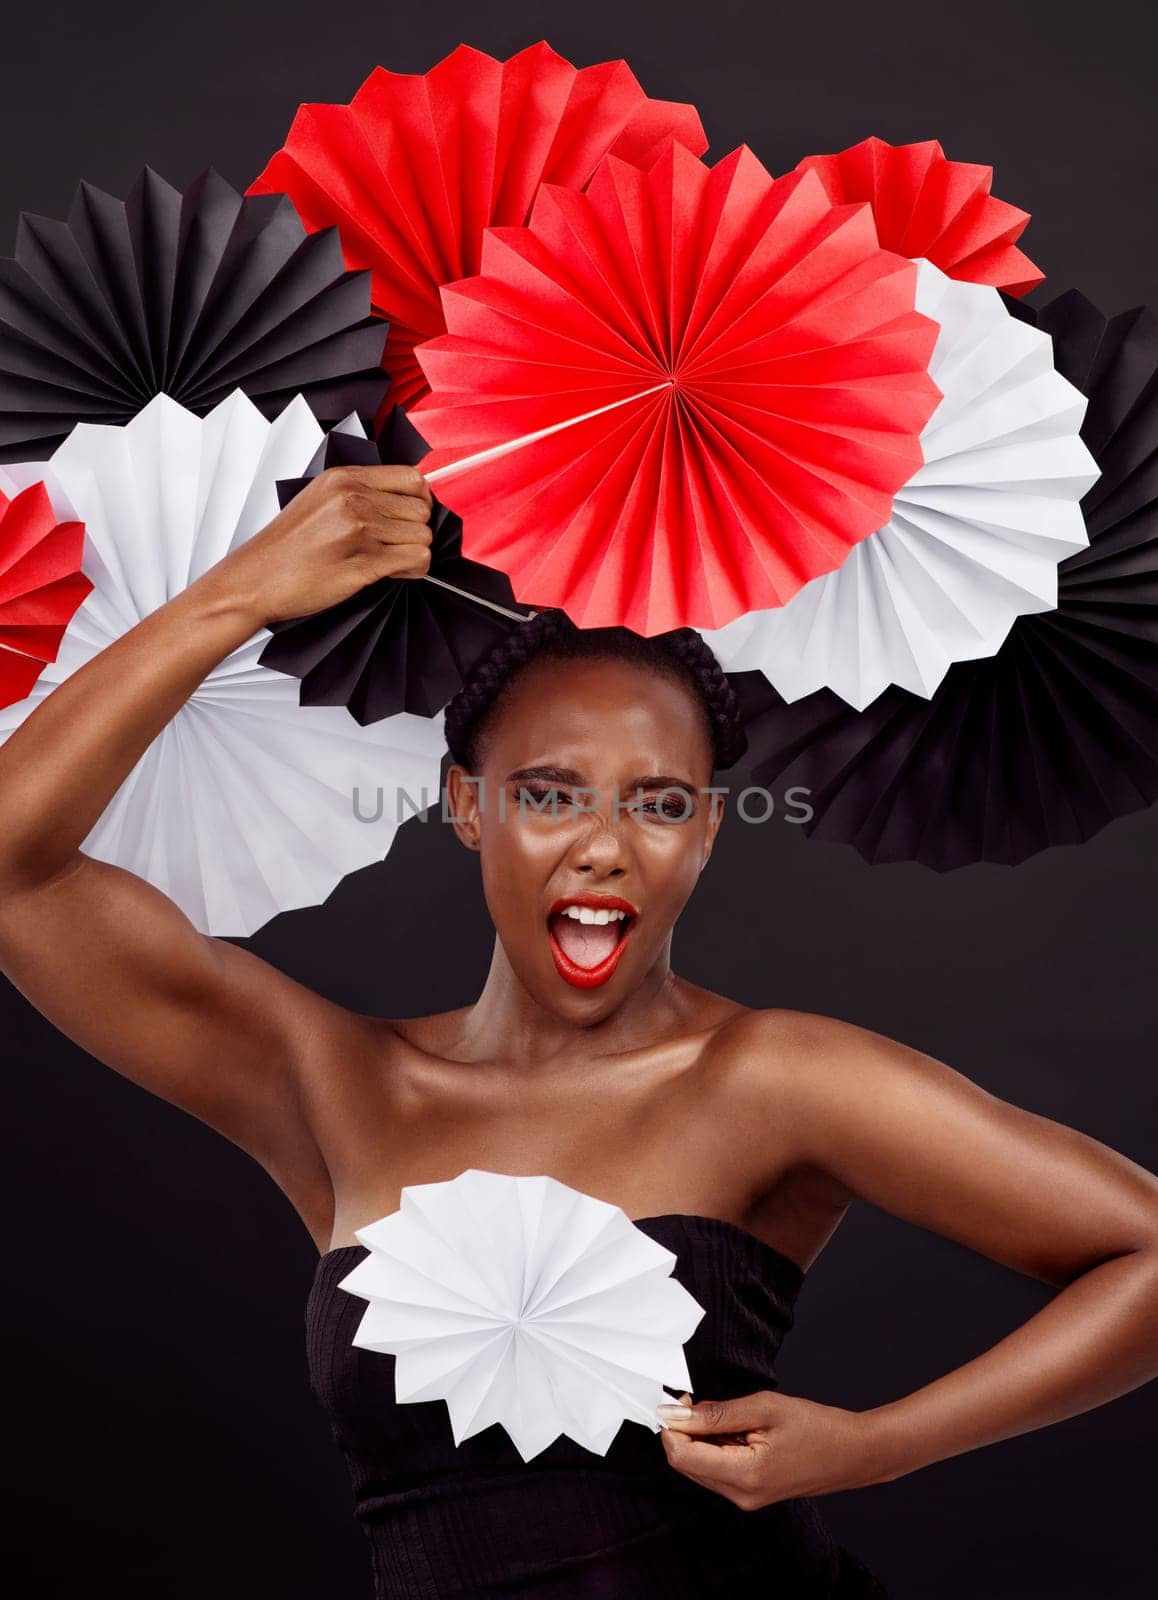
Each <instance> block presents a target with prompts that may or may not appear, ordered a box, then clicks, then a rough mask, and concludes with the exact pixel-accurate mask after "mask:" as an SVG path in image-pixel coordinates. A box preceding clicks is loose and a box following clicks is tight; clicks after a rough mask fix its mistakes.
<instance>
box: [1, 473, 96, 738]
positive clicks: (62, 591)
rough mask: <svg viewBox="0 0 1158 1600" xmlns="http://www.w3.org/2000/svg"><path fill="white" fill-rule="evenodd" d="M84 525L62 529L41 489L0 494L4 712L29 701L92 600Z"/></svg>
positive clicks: (38, 486) (37, 486) (37, 485)
mask: <svg viewBox="0 0 1158 1600" xmlns="http://www.w3.org/2000/svg"><path fill="white" fill-rule="evenodd" d="M83 554H84V524H83V522H58V521H57V520H56V513H55V512H54V511H53V509H52V503H51V501H50V500H49V498H48V491H47V489H45V487H44V485H43V483H34V484H32V485H31V487H30V488H27V489H25V490H23V491H22V493H20V494H18V495H16V496H15V498H13V499H11V500H10V499H9V498H8V496H7V495H6V494H4V493H3V492H2V491H0V706H10V705H15V704H16V702H17V701H19V700H23V699H24V698H25V697H26V696H27V695H29V694H31V692H32V688H33V685H34V684H35V683H36V680H37V679H38V678H39V677H40V674H41V673H42V672H43V671H44V667H45V664H46V663H47V662H49V661H55V660H56V656H57V652H58V650H59V649H60V641H61V639H62V638H63V637H64V630H65V629H66V628H67V626H68V624H69V622H70V621H71V619H72V616H73V613H74V612H75V611H76V609H77V607H78V606H79V605H80V604H81V602H82V601H83V600H84V598H85V596H86V595H87V594H89V593H90V591H91V589H92V584H91V582H90V581H89V579H88V578H86V577H85V575H84V573H83V572H82V571H81V559H82V556H83Z"/></svg>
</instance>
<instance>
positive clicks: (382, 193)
mask: <svg viewBox="0 0 1158 1600" xmlns="http://www.w3.org/2000/svg"><path fill="white" fill-rule="evenodd" d="M673 137H674V138H676V139H678V140H679V141H681V142H682V143H683V144H686V145H687V146H688V148H689V149H691V150H692V151H694V153H695V154H696V155H700V154H702V153H703V151H704V150H705V149H706V148H707V139H706V137H705V135H704V130H703V126H702V124H701V122H700V119H699V116H698V115H697V113H696V111H695V110H694V108H693V107H692V106H687V105H679V104H676V103H673V102H669V101H665V100H650V99H648V97H647V95H646V94H645V93H644V91H643V89H642V88H641V87H640V85H639V83H638V81H637V80H636V78H635V76H634V74H633V73H632V72H631V70H630V68H629V67H628V65H627V63H626V62H625V61H607V62H603V63H601V64H600V65H598V66H593V67H584V68H582V69H579V68H576V67H573V66H572V65H571V64H570V62H568V61H565V60H564V59H563V57H562V56H560V55H557V54H556V52H555V51H554V50H552V49H551V48H550V46H549V45H547V44H546V43H540V44H536V45H532V46H530V47H529V48H528V49H526V50H521V51H520V52H519V53H518V54H517V55H515V56H512V57H511V59H510V60H509V61H496V60H495V59H494V58H493V57H491V56H488V55H485V54H483V52H482V51H479V50H474V49H471V48H470V47H469V46H467V45H460V46H459V47H458V49H457V50H454V51H453V52H452V53H451V54H450V55H449V56H447V57H446V58H445V59H444V60H443V61H440V62H439V64H438V65H437V66H436V67H434V68H433V69H432V70H431V71H430V72H427V73H425V74H422V75H419V74H412V73H401V72H390V71H388V70H387V69H386V68H385V67H378V68H376V69H375V71H374V72H372V73H371V74H370V76H369V77H368V78H367V79H366V81H365V83H364V84H363V85H362V87H361V88H360V89H359V90H358V92H357V94H356V95H355V96H354V98H353V100H351V102H350V103H349V105H318V104H315V105H303V106H301V107H300V109H299V110H298V113H297V115H296V116H295V117H294V120H293V124H292V126H291V127H290V131H289V134H288V136H287V138H286V142H285V145H284V147H283V148H282V149H281V150H279V151H277V153H276V154H275V155H274V156H273V157H272V158H271V159H270V161H269V163H268V164H267V166H266V167H265V170H264V171H263V172H262V173H261V175H260V176H259V177H258V178H257V179H256V180H255V181H254V182H253V183H252V184H251V185H250V187H249V190H248V191H247V192H248V193H249V194H271V193H285V194H288V195H289V196H290V197H291V199H292V200H293V202H294V205H295V206H296V208H297V210H298V212H299V214H300V215H301V217H302V218H303V220H304V221H305V224H306V226H307V228H310V229H317V228H325V227H329V226H331V225H335V224H336V225H337V227H338V230H339V234H340V237H341V240H342V248H343V251H344V254H345V259H346V263H347V265H348V266H349V267H359V268H364V267H368V268H369V269H370V271H371V273H372V297H373V303H374V308H375V310H376V311H377V312H378V314H379V315H380V316H383V317H386V318H388V319H389V322H390V331H389V335H388V341H387V345H386V354H385V357H384V362H385V365H386V367H387V370H388V371H389V373H390V378H391V389H390V394H389V397H388V398H389V400H390V401H391V402H392V403H394V404H398V405H402V406H406V405H408V404H409V403H410V402H411V401H412V400H413V399H415V397H416V396H418V395H419V394H422V393H423V392H424V391H425V387H426V385H425V380H424V379H423V376H422V373H421V370H420V369H419V367H418V365H417V363H416V361H415V359H414V345H415V343H417V342H419V341H421V340H423V339H428V338H432V337H434V336H435V335H437V334H439V333H442V332H443V331H444V328H445V324H444V322H443V319H442V306H441V303H440V301H439V294H438V291H439V288H440V286H441V285H442V284H444V283H449V282H451V281H452V280H454V279H455V278H463V277H467V276H469V275H470V274H471V273H474V272H477V271H478V269H479V262H480V252H481V249H482V236H483V229H484V228H485V227H487V226H488V225H490V224H494V225H518V224H522V223H524V222H526V221H527V218H528V216H529V214H530V210H531V206H532V204H533V202H534V199H535V195H536V193H537V191H538V188H539V185H540V184H541V183H544V182H549V183H559V184H564V185H566V186H568V187H575V188H580V187H582V185H584V184H585V183H586V182H587V181H588V179H589V178H590V176H591V174H592V172H593V171H594V170H595V168H596V166H597V165H598V163H599V161H600V160H601V159H602V157H603V156H604V155H606V154H607V153H608V152H613V153H615V154H616V155H619V156H622V157H623V158H624V159H626V160H629V161H633V162H637V163H640V164H647V163H648V162H649V161H651V160H653V159H654V158H655V157H656V156H657V155H658V154H659V152H660V151H661V150H662V149H663V147H664V145H665V144H666V143H667V141H668V140H669V139H671V138H673Z"/></svg>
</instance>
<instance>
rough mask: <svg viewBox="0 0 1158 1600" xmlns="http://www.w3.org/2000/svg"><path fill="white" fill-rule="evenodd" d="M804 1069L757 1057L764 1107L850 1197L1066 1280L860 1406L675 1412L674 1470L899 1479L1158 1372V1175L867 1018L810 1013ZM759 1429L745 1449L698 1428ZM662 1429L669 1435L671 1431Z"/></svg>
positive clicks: (730, 1487)
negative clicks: (764, 1063) (934, 1365)
mask: <svg viewBox="0 0 1158 1600" xmlns="http://www.w3.org/2000/svg"><path fill="white" fill-rule="evenodd" d="M793 1038H794V1044H793V1047H792V1050H791V1052H790V1054H791V1058H792V1059H791V1064H790V1065H789V1066H788V1067H786V1068H780V1069H778V1070H776V1071H774V1072H773V1073H772V1074H770V1075H769V1074H767V1073H765V1074H763V1075H762V1077H761V1075H760V1074H759V1073H758V1072H756V1071H755V1070H753V1069H752V1068H751V1067H749V1068H747V1069H745V1071H746V1078H747V1081H746V1083H745V1084H744V1085H743V1087H742V1089H741V1094H742V1097H743V1098H744V1099H745V1103H746V1105H747V1106H748V1109H749V1111H750V1113H751V1115H753V1116H758V1115H760V1114H761V1111H760V1108H761V1107H763V1115H764V1116H766V1117H767V1116H771V1115H773V1114H774V1115H775V1116H776V1118H777V1119H778V1121H779V1123H780V1124H781V1125H782V1126H783V1125H787V1126H788V1127H790V1129H791V1137H792V1141H793V1146H794V1150H795V1153H796V1154H797V1155H798V1156H799V1159H800V1160H801V1161H802V1162H804V1163H809V1164H812V1165H815V1166H816V1167H818V1168H820V1169H822V1170H824V1171H826V1172H828V1173H829V1174H830V1175H831V1176H832V1177H833V1178H834V1179H835V1180H837V1182H839V1183H840V1184H841V1185H843V1186H844V1187H845V1188H846V1190H847V1192H848V1193H849V1195H854V1196H860V1197H862V1198H864V1199H866V1200H869V1201H871V1202H872V1203H873V1204H875V1205H877V1206H880V1207H881V1208H882V1209H883V1210H885V1211H888V1212H890V1213H891V1214H892V1215H893V1216H896V1217H901V1218H903V1219H905V1220H906V1221H909V1222H915V1223H918V1224H919V1225H920V1226H921V1227H924V1228H928V1229H931V1230H932V1231H934V1232H936V1233H939V1234H942V1235H943V1236H945V1237H946V1238H949V1239H955V1240H957V1241H958V1242H959V1243H961V1244H964V1245H968V1246H969V1247H970V1248H971V1249H973V1250H976V1251H978V1252H979V1253H981V1254H982V1255H986V1256H989V1257H990V1258H991V1259H992V1260H994V1261H999V1262H1002V1263H1003V1264H1004V1265H1006V1266H1009V1267H1013V1268H1015V1269H1017V1270H1019V1271H1021V1272H1024V1273H1026V1274H1029V1275H1031V1276H1033V1277H1036V1278H1039V1279H1041V1280H1043V1281H1044V1282H1046V1283H1049V1284H1052V1285H1054V1286H1055V1287H1057V1288H1058V1290H1059V1293H1057V1294H1056V1295H1054V1296H1053V1298H1052V1299H1051V1300H1050V1301H1049V1302H1048V1303H1047V1304H1046V1305H1045V1306H1044V1307H1043V1308H1042V1309H1041V1310H1040V1311H1039V1312H1037V1313H1036V1314H1035V1315H1034V1316H1032V1317H1030V1318H1029V1320H1028V1321H1027V1322H1025V1323H1023V1324H1022V1325H1021V1326H1020V1327H1018V1328H1016V1329H1014V1330H1013V1331H1012V1332H1011V1333H1009V1334H1008V1335H1007V1336H1006V1337H1005V1338H1003V1339H1002V1340H1000V1341H999V1342H998V1343H997V1344H996V1345H994V1346H993V1347H992V1348H991V1349H989V1350H986V1351H983V1352H982V1353H980V1354H979V1355H977V1356H976V1357H975V1358H974V1359H973V1360H971V1361H969V1362H967V1363H966V1364H965V1365H964V1366H961V1367H958V1368H956V1369H955V1370H954V1371H952V1372H949V1373H946V1374H945V1375H944V1376H943V1377H941V1378H938V1379H937V1380H936V1381H934V1382H933V1383H929V1384H926V1385H925V1386H924V1387H923V1388H921V1389H918V1390H916V1391H914V1392H913V1393H912V1394H909V1395H906V1396H903V1397H900V1398H898V1399H897V1400H895V1401H893V1402H892V1403H890V1404H887V1405H883V1406H880V1407H876V1408H874V1409H872V1410H869V1411H865V1412H860V1413H848V1412H844V1411H841V1410H839V1408H835V1407H829V1406H820V1405H815V1404H813V1403H812V1402H810V1401H807V1400H803V1399H799V1398H796V1397H792V1396H786V1395H779V1394H772V1395H767V1396H753V1397H751V1400H752V1401H754V1402H757V1403H756V1404H755V1405H753V1404H752V1403H751V1402H750V1401H748V1400H738V1401H734V1402H731V1403H730V1404H727V1405H723V1406H720V1405H714V1404H712V1402H711V1401H710V1399H709V1397H707V1396H705V1397H704V1399H705V1401H707V1402H708V1403H707V1404H706V1405H704V1406H703V1407H696V1408H695V1409H694V1411H693V1415H692V1416H691V1417H690V1418H688V1417H683V1418H680V1417H677V1418H675V1429H676V1431H677V1437H676V1439H675V1440H674V1441H671V1442H670V1443H669V1447H668V1454H669V1458H670V1459H671V1460H672V1464H673V1465H675V1466H677V1467H679V1468H680V1470H682V1471H685V1472H687V1473H688V1474H689V1476H693V1477H697V1478H698V1479H699V1481H702V1482H705V1483H707V1484H708V1486H709V1487H711V1488H714V1489H717V1490H718V1491H719V1492H720V1493H723V1494H725V1495H727V1496H728V1498H731V1499H734V1500H736V1501H737V1503H739V1504H745V1505H751V1506H756V1505H763V1504H767V1503H768V1502H769V1501H771V1500H775V1499H781V1498H784V1497H785V1496H786V1495H788V1494H797V1493H801V1494H817V1493H824V1492H826V1491H828V1490H832V1489H841V1488H853V1487H857V1486H859V1485H863V1484H865V1483H872V1482H882V1481H887V1480H888V1479H891V1478H896V1477H900V1476H902V1475H903V1474H905V1473H907V1472H911V1471H913V1470H914V1469H915V1468H918V1467H921V1466H925V1465H928V1464H929V1463H931V1462H934V1461H940V1460H943V1459H945V1458H946V1457H948V1456H952V1455H958V1454H960V1453H961V1452H962V1451H966V1450H973V1449H976V1448H977V1447H978V1446H980V1445H985V1444H991V1443H993V1442H994V1441H996V1440H999V1439H1007V1438H1011V1437H1013V1436H1014V1435H1016V1434H1021V1433H1028V1432H1030V1431H1031V1430H1033V1429H1035V1428H1041V1427H1045V1426H1046V1425H1047V1424H1049V1423H1053V1422H1058V1421H1060V1420H1061V1419H1063V1418H1065V1417H1071V1416H1075V1415H1076V1414H1077V1413H1079V1412H1082V1411H1087V1410H1089V1409H1091V1408H1092V1407H1093V1406H1097V1405H1100V1404H1102V1403H1104V1402H1105V1401H1107V1400H1112V1399H1114V1398H1115V1397H1116V1396H1118V1395H1122V1394H1125V1393H1126V1392H1127V1391H1128V1390H1130V1389H1133V1388H1136V1387H1137V1386H1138V1385H1139V1384H1142V1383H1145V1382H1146V1381H1147V1380H1149V1379H1150V1378H1153V1377H1155V1376H1158V1178H1155V1177H1154V1175H1153V1174H1151V1173H1149V1172H1147V1171H1146V1170H1145V1169H1144V1168H1142V1167H1139V1166H1138V1165H1137V1164H1136V1163H1135V1162H1133V1161H1130V1160H1128V1159H1127V1158H1126V1157H1125V1156H1123V1155H1119V1154H1118V1153H1117V1152H1115V1151H1113V1150H1110V1149H1108V1148H1107V1147H1106V1146H1105V1145H1103V1144H1100V1143H1098V1141H1097V1140H1095V1139H1091V1138H1088V1137H1087V1136H1086V1135H1084V1134H1081V1133H1078V1132H1076V1131H1075V1130H1073V1129H1071V1128H1066V1127H1063V1126H1060V1125H1059V1124H1057V1123H1054V1122H1051V1121H1049V1120H1048V1119H1046V1118H1044V1117H1039V1116H1036V1115H1034V1114H1033V1113H1031V1112H1028V1111H1023V1110H1020V1109H1019V1108H1018V1107H1016V1106H1012V1105H1009V1104H1007V1103H1006V1102H1005V1101H1003V1100H1000V1099H997V1098H996V1097H995V1096H993V1095H991V1094H989V1093H987V1092H986V1091H985V1090H983V1089H981V1088H979V1087H978V1086H977V1085H976V1084H974V1083H972V1082H970V1080H969V1079H968V1078H966V1077H964V1076H963V1075H962V1074H961V1073H959V1072H956V1071H954V1070H953V1069H952V1068H951V1067H948V1066H946V1065H944V1063H942V1062H940V1061H937V1060H935V1059H934V1058H932V1057H930V1056H927V1055H924V1054H922V1053H921V1052H920V1051H918V1050H913V1049H910V1048H909V1047H908V1046H906V1045H902V1044H898V1043H897V1042H895V1041H894V1040H891V1039H887V1038H884V1037H882V1036H881V1035H880V1034H876V1033H872V1032H870V1031H868V1030H867V1029H863V1028H857V1027H854V1026H852V1025H850V1024H846V1023H842V1022H837V1021H832V1020H829V1019H827V1018H821V1017H809V1016H805V1015H802V1016H800V1017H799V1018H798V1020H797V1025H796V1026H795V1028H794V1030H793ZM749 1429H751V1430H752V1432H751V1433H749V1436H748V1438H747V1441H746V1442H745V1443H736V1444H731V1445H717V1444H711V1443H709V1442H707V1441H706V1440H703V1439H698V1438H691V1437H686V1436H685V1435H694V1434H702V1435H713V1434H717V1435H718V1434H722V1433H725V1432H733V1431H740V1432H744V1433H748V1430H749ZM665 1442H668V1441H667V1440H666V1437H665Z"/></svg>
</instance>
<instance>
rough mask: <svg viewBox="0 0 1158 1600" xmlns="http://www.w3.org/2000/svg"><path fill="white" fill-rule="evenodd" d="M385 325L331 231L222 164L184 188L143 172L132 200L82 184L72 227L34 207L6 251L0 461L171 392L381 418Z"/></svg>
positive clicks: (30, 454) (46, 450) (0, 295)
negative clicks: (307, 224)
mask: <svg viewBox="0 0 1158 1600" xmlns="http://www.w3.org/2000/svg"><path fill="white" fill-rule="evenodd" d="M385 339H386V325H385V323H383V322H382V320H381V319H380V318H377V317H374V316H372V315H371V312H370V274H369V273H368V272H349V271H347V270H346V267H345V264H344V260H343V256H342V247H341V243H340V240H339V238H338V232H337V229H335V228H330V229H326V230H325V231H323V232H320V233H313V234H310V233H307V232H306V229H305V228H304V226H303V225H302V222H301V219H300V218H299V217H298V214H297V212H296V211H295V210H294V207H293V203H292V201H291V200H290V199H289V198H288V197H287V196H285V195H256V196H251V197H243V196H242V195H240V194H239V193H238V192H237V191H236V190H235V189H234V188H233V187H232V186H231V185H230V184H229V183H227V182H226V180H225V179H224V178H223V177H221V175H220V174H219V173H217V172H215V171H214V170H213V169H212V168H209V169H207V170H206V171H205V172H203V173H202V174H201V175H200V176H199V177H198V178H196V179H194V181H193V182H192V183H191V184H190V185H189V187H188V188H187V189H185V190H184V191H183V192H182V191H181V190H178V189H175V188H173V187H172V185H170V184H168V183H166V182H165V180H164V179H163V178H161V177H159V176H158V175H157V173H155V172H154V171H153V170H152V168H150V167H146V168H145V169H144V171H143V172H142V173H141V175H140V177H139V178H138V179H137V181H136V183H135V184H134V185H133V188H132V190H131V192H130V193H129V196H128V198H127V199H126V200H118V199H117V198H116V197H115V196H113V195H110V194H105V193H104V192H103V190H100V189H96V188H93V186H92V185H91V184H86V183H82V184H81V185H80V188H79V189H78V190H77V193H76V197H75V199H74V201H73V205H72V209H71V210H70V212H69V216H68V221H67V222H59V221H55V220H53V219H51V218H48V217H38V216H33V215H31V214H29V213H27V212H25V213H23V214H22V215H21V218H20V224H19V228H18V231H17V238H16V250H15V255H14V256H13V257H10V258H4V259H0V460H4V461H15V460H41V459H43V458H44V457H46V456H48V455H50V454H51V453H52V451H53V450H54V449H55V447H56V446H57V445H58V444H59V443H60V442H61V441H62V440H63V438H64V437H65V435H66V434H68V433H69V432H70V431H71V429H72V428H73V426H74V425H75V424H76V423H77V422H101V423H125V422H128V421H129V420H130V419H131V418H132V417H133V416H134V415H135V414H136V413H137V412H138V411H140V410H142V409H143V408H144V406H145V405H147V404H148V402H149V401H150V400H151V399H152V398H153V397H154V395H157V394H160V393H165V394H168V395H170V396H171V397H172V398H173V399H174V400H178V401H180V402H181V404H182V405H184V406H186V407H187V408H188V409H189V410H191V411H196V412H198V413H199V414H204V413H205V412H206V411H208V410H210V409H211V408H212V407H213V406H214V405H216V404H217V403H218V402H219V401H221V400H224V399H225V397H226V396H227V395H228V394H230V393H231V392H232V391H233V390H234V389H237V388H241V389H243V390H244V391H245V393H246V394H247V395H248V396H249V397H250V399H251V400H253V401H254V403H255V404H256V405H257V406H258V407H259V408H260V410H261V411H262V412H263V413H264V414H265V415H266V416H267V417H270V418H272V417H273V416H275V415H276V414H277V413H278V412H280V411H281V410H282V409H283V408H284V406H285V405H286V403H287V402H288V401H289V400H290V399H292V397H293V396H294V395H295V394H299V393H300V394H303V395H304V396H305V398H306V399H307V401H308V402H309V404H310V406H311V407H312V409H313V410H314V412H315V413H316V415H317V416H318V418H319V420H320V421H322V422H323V423H329V422H333V421H336V420H337V419H338V418H339V417H342V416H345V415H346V414H347V413H349V412H350V411H357V412H358V413H359V414H360V415H364V416H367V417H370V416H373V414H374V412H375V410H376V408H377V406H378V405H379V404H380V402H381V400H382V396H383V394H384V385H385V382H386V380H385V376H384V374H383V372H382V368H381V358H382V351H383V347H384V344H385Z"/></svg>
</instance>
